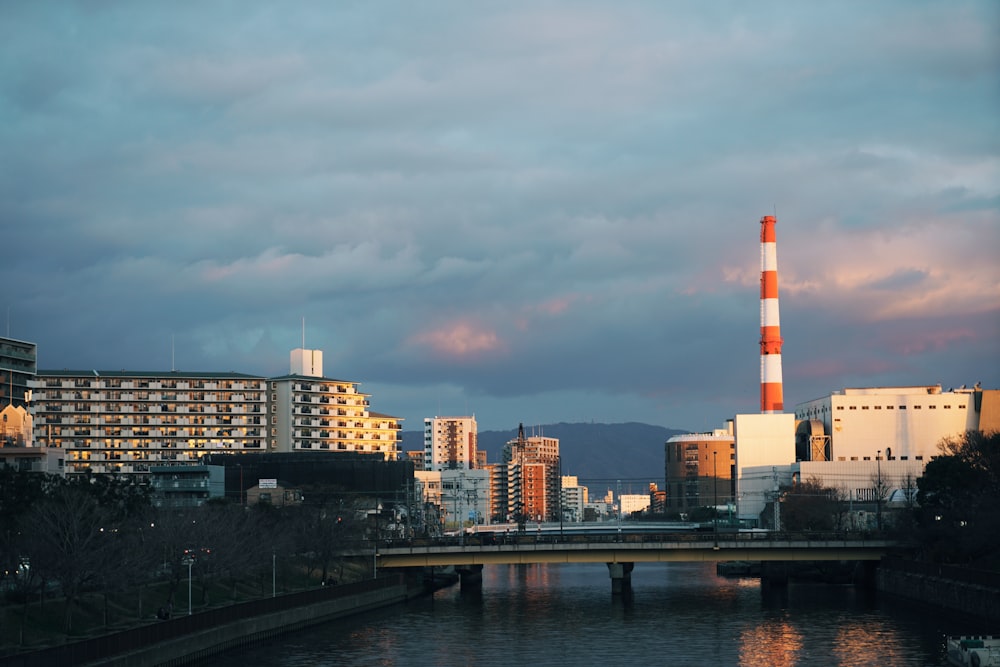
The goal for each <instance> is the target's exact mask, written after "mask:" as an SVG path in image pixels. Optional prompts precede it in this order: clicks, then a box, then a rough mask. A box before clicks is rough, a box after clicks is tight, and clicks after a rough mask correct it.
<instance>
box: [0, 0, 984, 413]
mask: <svg viewBox="0 0 1000 667" xmlns="http://www.w3.org/2000/svg"><path fill="white" fill-rule="evenodd" d="M998 28H1000V8H998V6H997V5H996V3H993V2H990V1H988V0H982V1H968V2H954V3H930V2H926V3H925V2H916V3H914V2H910V1H907V2H902V1H900V2H889V3H881V4H878V5H875V6H873V5H871V4H870V3H861V2H845V3H835V4H830V5H823V6H819V5H814V4H810V3H800V4H790V3H783V2H762V3H754V4H753V5H752V6H750V5H746V4H745V3H712V4H711V5H709V6H707V7H700V6H696V5H695V4H691V5H689V6H685V5H681V6H678V5H673V4H670V5H667V4H663V3H655V2H639V1H636V2H625V3H615V4H614V5H611V4H606V3H590V2H584V3H563V2H552V3H541V4H539V3H519V2H514V3H503V4H499V5H469V4H467V3H454V2H432V3H419V4H413V5H410V4H395V5H392V6H389V5H386V6H377V5H370V4H365V3H361V4H340V5H330V4H328V3H295V4H294V5H290V6H276V5H270V4H267V3H229V2H212V3H202V4H200V5H177V4H152V3H150V4H146V3H119V2H101V3H94V2H79V3H59V4H51V3H7V4H5V5H3V7H2V8H0V147H2V151H0V230H2V232H3V236H2V238H3V246H2V247H3V250H4V253H3V254H4V257H3V261H2V262H0V280H3V282H4V284H5V285H7V286H8V290H6V293H7V295H8V298H7V304H6V305H7V308H8V312H9V317H8V326H9V333H10V335H12V336H14V337H16V338H22V339H27V340H32V341H35V342H37V343H38V344H39V365H40V366H41V367H42V368H61V367H74V368H92V367H96V368H130V369H168V368H169V367H170V365H171V363H174V364H176V366H177V367H179V368H186V369H198V370H242V371H246V372H256V373H264V374H278V373H283V372H286V371H287V370H288V352H289V350H290V349H291V348H293V347H297V346H299V345H300V343H301V339H302V319H303V318H305V331H306V344H307V346H309V347H315V348H319V349H323V350H324V352H325V371H326V373H327V374H328V375H331V376H334V377H341V378H346V379H351V380H355V381H359V382H361V383H362V388H363V389H364V390H366V391H369V392H371V393H372V394H374V400H373V408H374V409H376V410H378V411H381V412H386V413H390V414H394V415H398V416H400V417H403V418H405V419H406V422H405V427H406V428H419V427H420V426H419V425H420V423H421V420H422V418H423V417H425V416H430V415H433V414H444V413H451V414H454V413H476V414H477V416H478V417H479V421H480V424H481V425H482V426H483V427H484V428H510V427H512V426H513V425H516V424H517V423H518V422H525V423H528V424H530V423H546V422H556V421H582V420H587V421H589V420H592V419H593V420H597V421H628V420H638V421H645V422H650V423H656V424H662V425H666V426H670V427H676V428H692V429H704V428H712V427H715V426H717V425H719V424H720V423H721V422H722V421H723V420H724V419H726V418H728V417H730V416H732V415H733V414H735V413H737V412H753V411H756V410H757V409H758V403H759V393H758V392H759V390H758V382H759V360H758V352H759V349H758V345H757V342H758V326H759V308H758V301H757V299H758V295H759V291H758V290H759V288H758V279H759V275H758V272H759V249H758V224H757V223H758V220H759V218H760V216H762V215H765V214H770V213H772V212H774V211H776V212H777V214H778V219H779V225H778V261H779V269H780V290H781V316H782V333H783V335H784V338H785V348H784V357H783V360H784V375H785V385H786V386H785V396H786V401H787V403H788V407H791V406H792V405H794V404H795V403H796V402H799V401H804V400H808V399H811V398H815V397H817V396H820V395H822V394H825V393H828V392H830V391H832V390H835V389H838V388H841V387H844V386H857V385H861V386H865V385H874V384H901V385H906V384H924V383H939V382H940V383H942V384H944V385H945V386H957V385H961V384H971V383H974V382H976V381H982V382H983V383H984V384H985V385H987V386H992V387H997V386H1000V344H998V342H997V341H1000V268H998V267H1000V265H998V263H997V261H996V253H997V249H998V248H1000V224H998V223H1000V214H998V211H1000V206H998V201H1000V186H998V184H1000V159H998V154H1000V132H998V130H1000V120H998V119H1000V114H997V113H996V111H997V109H998V108H1000V104H998V102H1000V88H998V87H997V86H996V63H997V62H1000V58H998V56H1000V48H998V40H997V38H996V35H997V34H1000V32H998Z"/></svg>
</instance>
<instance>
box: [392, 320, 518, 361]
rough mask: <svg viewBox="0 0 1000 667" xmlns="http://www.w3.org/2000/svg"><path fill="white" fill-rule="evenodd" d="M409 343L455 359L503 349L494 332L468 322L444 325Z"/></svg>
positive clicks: (420, 334) (417, 336) (413, 338)
mask: <svg viewBox="0 0 1000 667" xmlns="http://www.w3.org/2000/svg"><path fill="white" fill-rule="evenodd" d="M410 342H411V343H413V344H415V345H420V346H423V347H427V348H430V349H431V350H432V351H433V352H434V353H435V354H437V355H439V356H442V357H451V358H456V359H464V358H469V357H474V356H476V355H480V354H483V353H489V352H500V351H502V350H503V349H504V347H505V346H504V344H503V342H502V341H501V340H500V337H499V336H498V335H497V333H496V332H495V331H492V330H489V329H486V328H484V327H481V326H479V325H477V324H473V323H470V322H452V323H449V324H445V325H443V326H441V327H439V328H437V329H434V330H431V331H425V332H423V333H419V334H416V335H415V336H413V337H412V338H411V339H410Z"/></svg>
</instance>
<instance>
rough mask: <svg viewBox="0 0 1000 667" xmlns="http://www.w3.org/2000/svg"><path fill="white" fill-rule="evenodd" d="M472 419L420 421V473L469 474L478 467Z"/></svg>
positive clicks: (475, 436) (475, 434) (449, 418)
mask: <svg viewBox="0 0 1000 667" xmlns="http://www.w3.org/2000/svg"><path fill="white" fill-rule="evenodd" d="M478 433H479V429H478V426H477V425H476V418H475V417H427V418H425V419H424V470H433V471H438V472H440V471H442V470H472V469H474V468H476V467H478V466H477V464H478V463H479V459H480V457H479V451H478V443H477V438H478Z"/></svg>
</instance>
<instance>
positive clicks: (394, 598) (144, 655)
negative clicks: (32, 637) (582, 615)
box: [0, 575, 426, 667]
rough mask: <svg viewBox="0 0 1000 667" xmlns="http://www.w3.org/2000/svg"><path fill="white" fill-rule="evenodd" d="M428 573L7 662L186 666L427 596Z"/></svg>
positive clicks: (2, 661) (271, 601) (36, 666)
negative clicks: (301, 630)
mask: <svg viewBox="0 0 1000 667" xmlns="http://www.w3.org/2000/svg"><path fill="white" fill-rule="evenodd" d="M425 592H426V588H425V585H424V581H423V579H422V577H404V576H403V575H390V576H386V577H380V578H378V579H369V580H365V581H359V582H355V583H350V584H344V585H340V586H328V587H321V588H317V589H314V590H309V591H303V592H300V593H292V594H289V595H282V596H280V597H273V598H266V599H262V600H255V601H252V602H247V603H242V604H236V605H230V606H226V607H221V608H218V609H213V610H210V611H206V612H203V613H198V614H194V615H190V616H186V615H185V616H179V617H176V618H172V619H169V620H164V621H159V622H156V623H151V624H148V625H144V626H140V627H136V628H132V629H129V630H125V631H122V632H117V633H110V634H107V635H103V636H100V637H94V638H92V639H87V640H84V641H79V642H73V643H69V644H63V645H60V646H54V647H51V648H47V649H43V650H39V651H33V652H26V653H20V654H14V655H9V656H5V657H3V658H0V665H3V667H48V666H50V665H88V666H94V667H96V666H98V665H100V666H104V667H159V666H169V667H172V666H174V665H183V664H188V663H190V662H193V661H195V660H199V659H202V658H206V657H209V656H212V655H215V654H218V653H220V652H223V651H227V650H231V649H234V648H240V647H245V646H251V645H253V644H254V643H257V642H260V641H263V640H266V639H269V638H271V637H275V636H277V635H280V634H283V633H287V632H294V631H297V630H300V629H303V628H307V627H309V626H311V625H316V624H319V623H325V622H328V621H331V620H335V619H338V618H343V617H346V616H351V615H355V614H360V613H363V612H366V611H371V610H374V609H380V608H383V607H388V606H391V605H395V604H401V603H404V602H406V600H408V599H411V598H413V597H417V596H420V595H423V594H425Z"/></svg>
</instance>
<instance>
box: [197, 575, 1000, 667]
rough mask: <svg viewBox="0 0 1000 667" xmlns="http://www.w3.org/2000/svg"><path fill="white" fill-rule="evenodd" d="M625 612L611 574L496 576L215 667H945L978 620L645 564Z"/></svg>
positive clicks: (230, 657)
mask: <svg viewBox="0 0 1000 667" xmlns="http://www.w3.org/2000/svg"><path fill="white" fill-rule="evenodd" d="M632 590H633V594H632V596H631V599H630V600H628V601H625V600H622V599H621V598H613V597H612V595H611V583H610V580H609V578H608V571H607V568H606V567H605V566H604V565H600V564H597V565H591V564H559V565H510V566H507V565H504V566H487V567H486V568H485V569H484V571H483V585H482V590H481V591H479V592H469V591H465V592H463V591H461V590H460V589H459V587H458V586H457V585H456V586H453V587H451V588H447V589H444V590H441V591H438V592H437V593H436V594H434V596H433V597H427V598H422V599H418V600H414V601H411V602H408V603H407V604H406V605H400V606H397V607H393V608H391V609H388V610H383V611H379V612H372V613H368V614H364V615H361V616H358V617H355V618H351V619H346V620H341V621H337V622H333V623H329V624H325V625H322V626H316V627H313V628H310V629H307V630H304V631H301V632H297V633H294V634H289V635H285V636H282V637H279V638H277V639H275V640H273V641H271V642H270V643H267V644H264V645H259V646H256V647H253V648H251V649H245V650H242V651H239V652H236V653H231V654H227V655H224V656H218V657H216V658H213V659H212V660H210V661H207V662H205V663H204V664H211V665H213V667H237V666H239V667H244V666H245V665H248V664H256V665H268V667H306V666H319V665H357V666H359V667H360V666H364V667H367V666H369V665H383V666H387V667H389V666H396V665H399V666H411V665H412V666H416V667H419V666H423V665H427V666H434V667H452V666H474V667H498V666H501V665H502V666H508V665H517V666H523V667H527V666H528V665H574V666H577V667H579V666H583V665H600V666H601V667H618V666H619V665H626V664H629V665H638V666H642V667H647V666H651V665H711V666H713V667H716V666H719V667H725V666H727V665H741V666H745V667H792V666H795V665H819V666H822V667H827V666H834V665H841V666H845V667H846V666H856V665H880V666H883V665H894V666H898V665H913V666H925V665H935V666H938V665H943V664H945V658H944V648H943V637H944V635H945V634H967V633H986V632H988V629H987V628H985V627H982V625H980V626H978V627H976V626H975V623H974V621H973V619H970V618H962V617H961V616H960V615H955V614H950V613H945V612H941V611H940V610H936V609H933V608H930V607H921V606H919V605H915V604H913V603H912V602H908V601H902V600H898V599H885V598H882V597H880V596H878V595H876V594H875V593H872V592H867V591H861V590H858V589H855V588H854V587H851V586H830V585H823V584H805V583H796V582H793V583H791V584H789V585H788V587H787V588H779V589H769V590H768V591H767V592H766V593H762V589H761V586H760V581H759V580H757V579H752V578H747V579H741V578H724V577H720V576H718V575H716V573H715V566H714V564H711V563H670V564H650V563H639V564H637V565H636V567H635V571H634V572H633V573H632Z"/></svg>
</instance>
